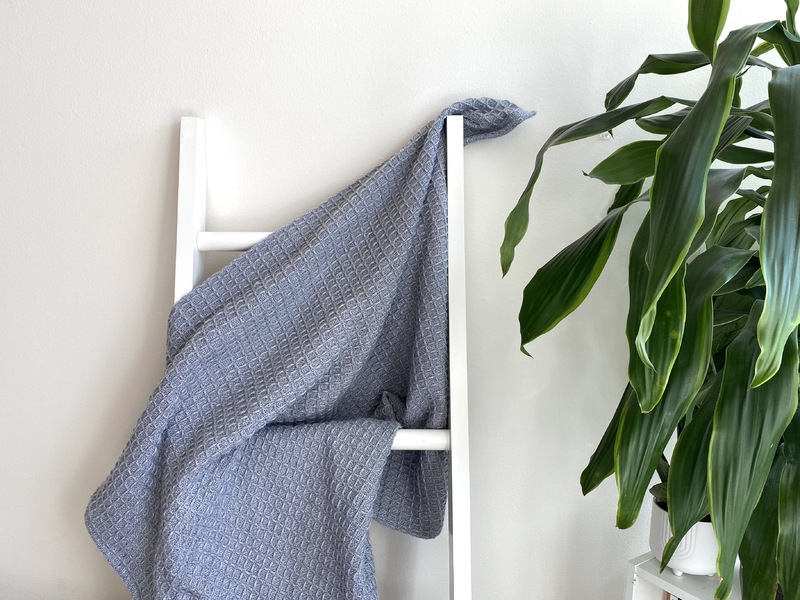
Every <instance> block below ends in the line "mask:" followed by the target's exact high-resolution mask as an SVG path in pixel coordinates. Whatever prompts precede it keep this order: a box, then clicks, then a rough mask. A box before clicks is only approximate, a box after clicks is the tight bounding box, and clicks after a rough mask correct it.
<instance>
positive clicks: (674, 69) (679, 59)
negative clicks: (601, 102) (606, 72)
mask: <svg viewBox="0 0 800 600" xmlns="http://www.w3.org/2000/svg"><path fill="white" fill-rule="evenodd" d="M707 64H709V63H708V58H706V57H705V56H704V55H703V54H702V53H701V52H682V53H680V54H651V55H650V56H648V57H647V58H646V59H645V61H644V62H643V63H642V66H641V67H639V69H638V70H637V71H636V72H635V73H633V75H630V76H629V77H626V78H625V79H623V80H622V81H620V82H619V83H618V84H617V85H615V86H614V88H613V89H612V90H611V91H610V92H608V94H606V102H605V106H606V110H613V109H615V108H617V107H618V106H619V105H620V104H622V103H623V102H624V101H625V98H627V97H628V95H629V94H630V93H631V90H633V86H634V85H636V80H637V79H638V77H639V75H644V74H646V73H655V74H657V75H674V74H677V73H687V72H689V71H693V70H695V69H698V68H700V67H704V66H706V65H707Z"/></svg>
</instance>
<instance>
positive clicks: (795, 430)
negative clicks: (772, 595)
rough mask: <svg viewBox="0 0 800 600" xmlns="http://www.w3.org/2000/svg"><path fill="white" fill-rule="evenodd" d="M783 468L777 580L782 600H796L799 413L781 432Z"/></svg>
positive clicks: (799, 587) (799, 572)
mask: <svg viewBox="0 0 800 600" xmlns="http://www.w3.org/2000/svg"><path fill="white" fill-rule="evenodd" d="M783 455H784V456H785V458H786V467H785V468H784V470H783V473H782V474H781V483H780V494H779V500H778V579H779V581H780V582H781V588H782V589H783V595H784V598H785V599H786V600H798V599H800V501H799V500H800V412H798V413H795V415H794V418H793V419H792V422H791V423H790V424H789V427H787V428H786V431H785V432H784V445H783Z"/></svg>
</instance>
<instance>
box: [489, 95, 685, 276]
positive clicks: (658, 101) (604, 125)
mask: <svg viewBox="0 0 800 600" xmlns="http://www.w3.org/2000/svg"><path fill="white" fill-rule="evenodd" d="M673 104H675V100H672V99H670V98H665V97H663V96H662V97H659V98H654V99H652V100H648V101H646V102H641V103H639V104H633V105H631V106H625V107H622V108H618V109H616V110H612V111H609V112H606V113H603V114H600V115H596V116H594V117H589V118H588V119H583V120H582V121H577V122H576V123H571V124H569V125H564V126H563V127H559V128H558V129H556V130H555V131H554V132H553V134H552V135H551V136H550V137H549V138H548V140H547V141H546V142H545V143H544V145H543V146H542V147H541V149H540V150H539V152H538V153H537V155H536V161H535V165H534V168H533V173H532V174H531V177H530V179H529V180H528V185H527V186H526V187H525V190H524V191H523V192H522V195H521V196H520V198H519V200H518V201H517V204H516V206H515V207H514V208H513V209H512V210H511V212H510V213H509V215H508V218H507V219H506V223H505V236H504V238H503V244H502V246H501V247H500V265H501V267H502V270H503V275H505V274H506V273H507V272H508V269H509V268H510V267H511V263H512V262H513V261H514V249H515V248H516V247H517V245H519V243H520V241H521V240H522V238H523V237H524V236H525V232H526V231H527V230H528V219H529V215H528V206H529V204H530V200H531V194H532V193H533V187H534V185H535V184H536V181H537V180H538V179H539V174H540V173H541V171H542V163H543V161H544V154H545V152H547V150H548V149H549V148H550V147H551V146H556V145H559V144H566V143H567V142H572V141H575V140H580V139H583V138H587V137H590V136H593V135H598V134H600V133H603V132H605V131H609V130H610V129H613V128H614V127H616V126H618V125H621V124H622V123H624V122H625V121H629V120H631V119H636V118H639V117H643V116H646V115H652V114H655V113H658V112H661V111H662V110H664V109H666V108H669V107H670V106H672V105H673Z"/></svg>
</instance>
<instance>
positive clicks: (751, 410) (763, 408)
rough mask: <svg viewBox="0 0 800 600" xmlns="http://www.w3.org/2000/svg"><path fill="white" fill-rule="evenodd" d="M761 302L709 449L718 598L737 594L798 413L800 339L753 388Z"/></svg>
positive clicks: (734, 363) (738, 350) (726, 376)
mask: <svg viewBox="0 0 800 600" xmlns="http://www.w3.org/2000/svg"><path fill="white" fill-rule="evenodd" d="M761 309H762V303H761V302H760V301H759V302H757V303H755V304H754V306H753V314H751V316H750V318H749V320H748V322H747V325H746V326H745V328H744V329H743V330H742V331H741V332H740V333H739V335H738V336H737V337H736V339H735V340H734V341H733V343H731V345H730V346H729V347H728V350H727V355H726V362H725V369H724V372H723V375H722V389H721V391H720V395H719V398H718V400H717V407H716V410H715V411H714V430H713V432H712V434H711V447H710V450H709V472H708V489H709V499H710V506H711V520H712V522H713V523H714V532H715V534H716V536H717V540H718V541H719V545H720V555H719V558H718V561H717V568H718V571H719V574H720V578H721V579H720V584H719V586H718V587H717V591H716V597H717V598H720V599H722V600H724V599H725V598H727V597H728V596H729V595H730V592H731V590H732V589H733V568H734V562H735V560H736V553H737V551H738V549H739V545H740V544H741V542H742V539H743V537H744V534H745V530H746V529H747V525H748V523H749V522H750V518H751V516H752V514H753V510H754V509H755V507H756V504H757V503H758V499H759V498H760V496H761V491H762V490H763V488H764V484H765V482H766V480H767V476H768V475H769V471H770V468H771V467H772V461H773V458H774V456H775V450H776V448H777V446H778V442H779V440H780V438H781V435H782V434H783V432H784V430H785V429H786V427H787V425H788V424H789V421H790V420H791V418H792V416H793V415H794V413H795V411H796V410H797V386H798V372H797V369H798V360H797V337H796V336H790V337H789V340H788V341H787V343H786V345H785V347H784V352H783V357H782V362H781V368H780V370H779V371H778V372H777V373H776V374H775V376H774V377H773V378H772V379H770V380H769V381H768V382H766V383H765V384H764V385H762V386H761V387H758V388H749V387H748V383H749V381H750V379H751V378H752V373H753V370H754V368H755V362H756V354H757V350H758V341H757V339H756V323H757V321H758V318H759V317H760V316H761Z"/></svg>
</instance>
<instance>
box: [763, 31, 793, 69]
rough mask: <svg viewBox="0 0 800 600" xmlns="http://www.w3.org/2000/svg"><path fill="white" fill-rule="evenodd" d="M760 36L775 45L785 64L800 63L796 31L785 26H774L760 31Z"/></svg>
mask: <svg viewBox="0 0 800 600" xmlns="http://www.w3.org/2000/svg"><path fill="white" fill-rule="evenodd" d="M761 37H762V38H763V39H765V40H766V41H768V42H770V43H771V44H773V45H774V46H775V49H776V50H777V51H778V54H780V55H781V58H782V59H783V60H784V62H785V63H786V64H787V65H796V64H799V63H800V38H798V37H797V34H796V33H792V32H791V31H789V30H787V29H786V28H785V27H774V28H772V29H770V30H768V31H765V32H764V33H762V34H761Z"/></svg>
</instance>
